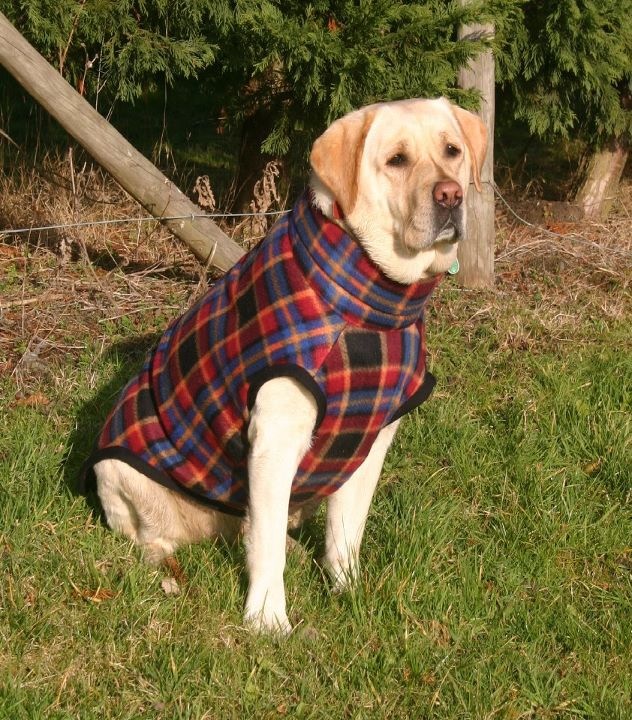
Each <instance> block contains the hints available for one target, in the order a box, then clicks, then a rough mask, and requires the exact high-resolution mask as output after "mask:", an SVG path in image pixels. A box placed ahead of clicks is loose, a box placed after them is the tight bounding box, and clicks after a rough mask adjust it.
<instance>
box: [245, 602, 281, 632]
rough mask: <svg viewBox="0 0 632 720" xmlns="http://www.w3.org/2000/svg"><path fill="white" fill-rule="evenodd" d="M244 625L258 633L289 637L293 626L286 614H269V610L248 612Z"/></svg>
mask: <svg viewBox="0 0 632 720" xmlns="http://www.w3.org/2000/svg"><path fill="white" fill-rule="evenodd" d="M244 625H245V626H246V627H247V628H249V629H250V630H253V631H254V632H257V633H264V634H274V635H289V634H290V633H291V632H292V626H291V625H290V621H289V620H288V618H287V615H286V614H285V613H283V614H282V615H280V614H278V613H275V612H269V611H268V610H267V608H264V609H263V610H259V611H257V612H251V611H249V610H246V612H245V613H244Z"/></svg>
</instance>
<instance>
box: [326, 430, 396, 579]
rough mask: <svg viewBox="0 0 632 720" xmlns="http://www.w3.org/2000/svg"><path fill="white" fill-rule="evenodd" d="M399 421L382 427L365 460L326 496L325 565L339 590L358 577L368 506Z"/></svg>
mask: <svg viewBox="0 0 632 720" xmlns="http://www.w3.org/2000/svg"><path fill="white" fill-rule="evenodd" d="M399 422H400V421H399V420H396V421H395V422H393V423H391V424H390V425H387V426H386V427H385V428H383V429H382V430H381V431H380V433H379V435H378V436H377V438H376V439H375V442H374V443H373V447H372V448H371V451H370V452H369V454H368V455H367V458H366V460H365V461H364V462H363V463H362V465H360V467H359V468H358V469H357V470H356V471H355V472H354V473H353V475H352V476H351V477H350V478H349V479H348V480H347V482H346V483H345V484H344V485H343V486H342V487H341V488H340V489H339V490H337V491H336V492H335V493H334V494H333V495H331V497H329V499H328V500H327V526H326V534H325V561H324V565H325V568H326V569H327V571H328V572H329V575H330V576H331V579H332V581H333V583H334V589H335V590H337V591H340V590H344V589H345V588H346V587H347V586H348V585H349V584H350V583H351V582H353V581H354V580H355V579H356V577H357V574H358V563H359V557H360V545H361V543H362V535H363V534H364V526H365V525H366V519H367V515H368V513H369V507H370V505H371V500H372V498H373V493H374V491H375V486H376V485H377V481H378V480H379V477H380V473H381V472H382V465H383V464H384V458H385V457H386V452H387V450H388V449H389V447H390V446H391V443H392V442H393V438H394V437H395V432H396V431H397V428H398V427H399Z"/></svg>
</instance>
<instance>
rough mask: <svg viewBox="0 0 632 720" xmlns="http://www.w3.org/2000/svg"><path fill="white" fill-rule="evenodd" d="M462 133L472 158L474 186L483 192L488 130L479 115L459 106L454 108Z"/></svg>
mask: <svg viewBox="0 0 632 720" xmlns="http://www.w3.org/2000/svg"><path fill="white" fill-rule="evenodd" d="M452 110H453V111H454V115H455V117H456V120H457V122H458V123H459V126H460V127H461V132H462V133H463V137H464V138H465V142H466V143H467V147H468V149H469V151H470V156H471V157H472V175H473V177H474V186H475V187H476V189H477V190H478V191H479V192H480V191H481V168H482V167H483V163H484V162H485V155H486V154H487V128H486V127H485V125H484V124H483V122H482V120H481V119H480V118H479V117H478V115H474V113H471V112H468V111H467V110H463V108H460V107H458V106H457V105H453V106H452Z"/></svg>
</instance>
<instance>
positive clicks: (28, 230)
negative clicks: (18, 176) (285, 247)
mask: <svg viewBox="0 0 632 720" xmlns="http://www.w3.org/2000/svg"><path fill="white" fill-rule="evenodd" d="M488 182H489V181H488ZM489 184H490V185H491V186H492V188H493V189H494V193H495V195H496V196H497V197H498V199H499V200H500V201H501V202H502V203H503V205H504V206H505V207H506V208H507V210H508V211H509V213H510V214H511V215H512V216H513V217H514V218H515V219H516V220H518V221H519V222H520V223H522V224H523V225H525V226H528V227H530V228H533V229H535V230H537V231H538V232H541V233H544V234H546V235H548V236H550V237H556V238H561V239H563V240H570V241H571V242H573V243H577V244H582V245H586V246H591V247H594V248H599V249H602V246H600V245H599V244H598V243H596V242H594V241H592V240H589V239H588V238H586V237H585V236H583V235H581V234H580V233H576V232H571V233H559V232H555V231H554V230H551V229H549V228H547V227H545V226H544V225H539V224H537V223H532V222H530V221H529V220H526V219H525V218H524V217H522V216H521V215H519V214H518V213H517V212H516V211H515V210H514V208H513V207H512V206H511V204H510V203H509V201H508V200H507V199H506V198H505V197H504V195H503V194H502V193H501V192H500V190H499V189H498V186H497V185H496V183H494V182H491V183H489ZM288 212H290V210H287V209H286V210H273V211H268V212H244V213H203V212H200V213H190V214H188V215H161V216H159V217H154V216H152V215H149V216H142V217H129V218H116V219H111V220H87V221H84V222H72V223H58V224H54V225H39V226H31V227H22V228H7V229H1V230H0V236H2V235H14V236H15V235H28V234H32V233H39V232H47V231H54V230H70V229H77V228H82V227H96V226H107V225H124V224H132V223H146V222H148V223H149V222H154V223H156V222H165V221H170V220H195V219H198V218H208V219H211V220H218V219H243V218H249V217H272V216H280V215H285V214H286V213H288ZM515 251H516V250H515V249H514V250H510V251H508V252H507V253H504V254H503V255H502V256H499V257H497V258H496V260H501V259H505V258H506V257H508V256H509V255H510V254H512V253H513V252H515ZM608 252H611V253H615V254H617V255H621V256H623V257H632V251H630V250H627V249H624V248H613V247H610V246H609V247H608ZM207 264H208V263H207Z"/></svg>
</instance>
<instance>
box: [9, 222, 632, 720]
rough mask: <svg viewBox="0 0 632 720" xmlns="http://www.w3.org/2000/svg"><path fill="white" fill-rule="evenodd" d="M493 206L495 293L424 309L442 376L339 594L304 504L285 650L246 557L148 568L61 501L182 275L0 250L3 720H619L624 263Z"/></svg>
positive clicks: (624, 694)
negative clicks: (255, 603) (260, 603)
mask: <svg viewBox="0 0 632 720" xmlns="http://www.w3.org/2000/svg"><path fill="white" fill-rule="evenodd" d="M628 218H629V215H628ZM499 222H500V227H499V257H504V258H505V259H504V260H501V261H499V263H498V266H497V270H498V284H497V287H496V288H495V289H494V290H488V291H476V292H473V291H463V290H460V289H459V288H458V287H457V286H456V285H455V284H454V282H453V281H452V280H447V281H446V282H445V283H444V284H443V286H442V287H441V288H440V289H439V291H438V292H437V294H436V297H435V299H434V301H433V303H432V307H431V309H430V312H429V316H428V328H429V329H428V346H429V351H430V359H429V362H430V367H431V369H432V371H433V373H434V374H435V375H436V376H437V378H438V387H437V390H436V392H435V395H434V396H433V397H432V399H431V400H430V401H429V402H428V403H426V404H425V405H424V406H423V407H422V408H421V409H419V410H418V411H416V412H415V413H414V414H412V415H411V416H409V417H408V418H407V419H406V420H405V423H404V424H403V425H402V429H401V431H400V434H399V435H398V437H397V439H396V442H395V446H394V447H393V449H392V450H391V452H390V454H389V456H388V459H387V463H386V467H385V472H384V475H383V479H382V481H381V484H380V485H379V487H378V491H377V494H376V498H375V502H374V505H373V507H372V510H371V513H370V516H369V522H368V525H367V530H366V539H365V543H364V545H363V550H362V555H361V561H362V570H361V577H360V582H359V584H358V586H357V587H356V588H355V589H354V590H353V591H352V592H349V593H345V594H341V595H332V594H331V593H330V592H329V591H328V589H327V583H326V580H325V579H324V578H323V575H322V573H321V570H320V568H319V565H318V563H317V559H318V556H319V553H320V551H321V550H322V525H323V518H322V513H321V514H320V515H319V516H317V518H316V519H315V520H314V521H313V522H312V523H310V524H309V525H308V526H307V527H306V528H305V529H304V531H303V532H302V533H301V535H300V538H299V540H300V546H299V547H298V548H297V549H295V550H294V551H293V552H292V553H291V554H290V556H289V561H288V568H287V572H286V585H287V593H288V607H289V615H290V619H291V621H292V622H293V623H294V625H295V628H296V629H295V632H294V633H293V634H292V635H291V636H290V637H289V638H287V639H285V640H278V639H275V638H270V637H257V636H253V635H251V634H249V633H248V632H247V631H245V630H244V629H243V628H242V627H241V617H242V610H243V602H244V592H245V583H246V579H245V576H244V552H243V548H242V547H241V546H239V545H238V546H235V547H228V546H226V545H225V544H223V543H210V542H209V543H206V544H203V545H199V546H196V547H191V548H185V549H183V550H182V551H181V552H179V553H178V556H177V560H178V566H177V567H176V568H175V570H174V568H173V567H172V568H171V570H170V569H168V568H163V569H160V570H155V569H151V568H149V567H146V566H144V565H143V564H142V563H141V562H140V561H139V559H138V555H137V552H136V551H135V549H134V548H133V547H131V545H130V544H129V543H127V542H126V541H125V540H123V539H121V538H119V537H116V536H114V535H113V534H112V533H110V532H109V531H108V530H107V528H106V527H105V525H104V524H103V522H102V520H101V518H100V515H99V512H98V508H96V507H95V506H94V504H93V503H91V502H86V500H85V498H82V497H79V496H77V495H76V494H75V493H74V490H73V484H74V481H75V478H76V474H77V472H78V469H79V467H80V465H81V462H82V461H83V459H84V458H85V456H86V454H87V452H88V450H89V448H90V445H91V443H92V441H93V438H94V435H95V433H96V432H97V431H98V428H99V424H100V422H101V421H102V419H103V417H104V415H105V414H106V413H107V411H108V409H109V406H110V404H111V402H112V399H113V397H114V396H115V395H116V393H117V391H118V390H119V389H120V388H121V387H122V385H123V384H124V382H125V379H126V378H127V376H128V375H129V374H130V373H131V372H132V371H133V370H134V369H135V368H137V367H138V365H139V363H140V362H141V361H142V358H143V354H144V352H145V351H146V349H147V348H148V347H150V346H151V343H152V340H153V339H154V338H155V334H156V333H157V332H158V331H159V330H160V329H161V328H162V326H163V325H164V323H165V322H166V319H167V318H168V317H170V316H172V315H173V314H175V313H176V312H177V311H178V310H179V309H180V308H182V307H184V306H185V305H186V304H187V303H188V302H189V301H190V299H191V297H192V295H194V294H195V293H196V292H199V290H200V286H203V285H204V280H200V279H199V268H196V266H195V265H194V264H192V263H191V262H190V261H189V260H188V259H186V260H184V259H183V257H182V256H181V255H178V252H179V251H177V250H172V249H169V250H168V251H166V250H165V251H164V252H163V253H162V255H161V256H160V260H161V264H160V265H159V266H157V265H156V263H155V262H153V260H152V262H153V264H152V263H146V264H145V265H144V266H143V267H142V268H140V269H139V267H137V266H136V265H134V264H133V263H132V264H129V265H128V264H124V263H120V262H119V258H120V256H121V255H124V254H125V253H126V251H128V250H129V248H130V247H131V246H132V245H133V244H134V243H136V245H134V247H135V248H136V252H137V253H140V254H141V255H142V252H141V251H142V250H143V248H146V246H147V245H148V244H149V240H147V239H142V238H140V235H139V237H138V238H132V237H131V236H126V237H125V238H123V240H121V238H120V237H119V238H118V240H117V238H112V237H111V236H108V238H106V239H105V240H103V238H102V239H101V241H102V242H106V241H107V243H108V244H107V246H104V247H105V249H104V250H102V251H101V255H98V254H97V255H98V258H101V260H98V259H97V260H95V261H94V263H93V264H91V265H90V266H88V265H87V264H86V263H85V261H82V260H81V259H78V260H74V261H69V263H68V264H66V265H64V266H60V265H59V263H58V259H57V258H56V256H55V255H54V254H53V253H51V252H50V250H48V249H46V248H43V247H40V248H36V249H33V248H32V247H28V246H27V245H26V244H24V245H22V244H15V243H13V244H10V243H8V242H5V243H4V244H2V245H0V250H1V251H2V252H0V294H1V299H0V323H1V324H0V364H1V367H2V370H3V372H2V376H1V379H0V406H1V407H2V415H1V416H0V438H1V441H0V443H1V444H0V493H1V503H0V561H1V565H2V579H1V584H0V592H1V601H2V612H1V615H0V634H1V642H0V718H11V719H12V720H20V719H22V718H24V719H27V718H28V720H37V719H38V718H46V719H47V720H48V719H52V718H60V719H61V718H82V720H83V719H86V718H116V719H117V720H118V719H125V718H130V719H132V718H134V719H136V718H165V719H167V718H169V719H171V718H209V719H210V718H221V719H223V718H250V717H253V718H281V717H291V718H415V719H418V718H472V719H475V720H478V719H482V718H512V719H516V720H517V719H518V718H586V719H591V720H592V719H593V718H603V719H604V720H616V719H617V718H620V719H621V720H624V719H626V720H627V718H629V717H632V700H631V698H632V652H631V651H632V506H631V500H632V497H631V492H630V489H631V485H630V478H631V477H632V448H631V447H630V444H631V437H632V424H631V408H632V353H631V347H630V297H629V279H630V272H629V259H628V261H626V262H627V263H628V265H627V267H623V265H624V263H622V261H620V260H618V261H616V262H614V264H613V265H612V266H611V267H610V266H608V267H606V266H605V265H604V262H603V261H602V260H599V259H597V258H596V257H592V256H590V257H589V256H588V255H587V254H585V253H584V252H583V251H581V249H580V251H577V250H574V251H573V252H570V251H569V252H566V253H561V251H560V252H557V251H555V249H554V248H552V247H551V244H550V243H549V244H546V243H545V242H544V241H543V242H541V243H540V244H539V245H538V243H537V242H536V243H535V244H533V243H534V237H533V236H529V237H526V236H525V237H522V238H520V237H517V236H516V231H515V229H513V228H512V227H510V226H509V225H508V224H507V223H506V222H505V221H504V220H502V219H501V221H499ZM628 227H629V226H628ZM589 229H590V228H587V229H585V230H586V232H587V231H588V230H589ZM595 232H597V231H596V230H595ZM139 238H140V239H139ZM535 240H538V241H539V239H538V238H535ZM117 242H119V245H117V244H116V243H117ZM627 242H628V253H629V249H630V248H629V237H628V240H627ZM95 243H96V241H95ZM121 243H122V246H121ZM143 243H144V244H143ZM529 243H531V244H529ZM95 246H96V245H95ZM619 247H621V246H619ZM139 248H140V249H139ZM88 249H89V250H90V251H91V257H93V258H94V257H97V255H95V252H96V251H95V247H92V246H91V247H89V248H88ZM106 251H107V254H108V257H110V258H111V260H112V262H111V263H110V265H108V266H107V267H106V263H104V262H102V259H103V254H105V253H106ZM170 253H171V255H170ZM174 253H175V255H174ZM560 253H561V254H560ZM132 254H133V253H132ZM172 255H173V257H172ZM628 258H629V255H628ZM132 259H134V260H135V259H136V258H135V257H134V258H132ZM154 260H155V258H154ZM180 261H181V263H182V267H181V268H179V271H178V272H177V273H173V272H171V270H170V267H171V266H172V265H173V264H175V263H177V262H180ZM174 574H175V576H176V579H177V582H178V587H179V590H180V592H179V594H171V593H169V592H165V589H163V583H162V581H163V580H164V579H165V578H168V577H169V576H171V575H174Z"/></svg>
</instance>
